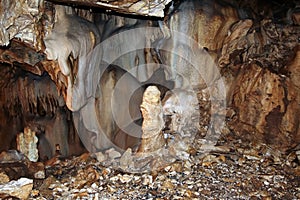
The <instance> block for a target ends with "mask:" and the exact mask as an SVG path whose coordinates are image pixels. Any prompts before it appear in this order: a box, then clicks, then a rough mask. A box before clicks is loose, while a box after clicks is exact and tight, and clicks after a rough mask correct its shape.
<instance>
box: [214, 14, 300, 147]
mask: <svg viewBox="0 0 300 200" xmlns="http://www.w3.org/2000/svg"><path fill="white" fill-rule="evenodd" d="M254 27H257V28H254ZM299 31H300V29H299V26H288V25H283V24H276V23H275V21H272V20H261V21H259V22H253V21H252V20H249V19H247V20H242V21H239V22H238V23H236V24H235V25H234V26H232V28H231V33H230V34H229V35H228V37H227V38H226V39H225V43H224V46H223V49H222V56H221V57H220V59H219V64H220V66H221V67H224V70H228V69H230V70H231V73H227V75H230V74H231V75H232V77H231V78H228V79H227V81H229V82H228V84H229V85H231V89H230V93H229V95H228V97H229V98H230V103H232V106H233V107H234V108H235V109H236V111H237V112H238V120H237V123H236V124H234V125H233V129H234V130H235V132H236V133H237V134H238V135H240V136H241V138H244V139H246V138H247V140H248V141H253V140H255V141H256V140H258V141H262V142H264V143H267V144H269V145H271V146H273V147H278V148H280V149H281V150H287V149H288V148H291V147H294V146H296V145H297V144H298V143H299V136H300V132H299V119H298V118H299V117H298V113H299V108H300V107H299V98H298V95H299V90H298V86H297V85H298V80H296V79H295V77H296V76H297V66H298V65H299V61H298V53H297V52H298V48H299V47H298V45H299V44H298V40H299V33H300V32H299ZM295 63H298V64H295ZM227 72H228V71H227Z"/></svg>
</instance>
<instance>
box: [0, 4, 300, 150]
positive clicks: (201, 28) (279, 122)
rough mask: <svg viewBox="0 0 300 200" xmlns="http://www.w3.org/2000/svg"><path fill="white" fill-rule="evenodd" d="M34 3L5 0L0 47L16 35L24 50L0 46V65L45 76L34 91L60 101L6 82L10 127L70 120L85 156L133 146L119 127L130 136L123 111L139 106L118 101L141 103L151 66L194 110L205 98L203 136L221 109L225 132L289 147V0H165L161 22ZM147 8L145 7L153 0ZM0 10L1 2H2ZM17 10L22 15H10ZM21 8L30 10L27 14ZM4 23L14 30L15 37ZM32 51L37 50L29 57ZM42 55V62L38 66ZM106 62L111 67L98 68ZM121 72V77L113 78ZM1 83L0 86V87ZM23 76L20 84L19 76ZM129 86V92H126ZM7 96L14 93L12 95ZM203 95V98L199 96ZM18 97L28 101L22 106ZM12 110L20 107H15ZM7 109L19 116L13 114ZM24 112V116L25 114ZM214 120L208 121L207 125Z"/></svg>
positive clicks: (295, 19) (292, 18)
mask: <svg viewBox="0 0 300 200" xmlns="http://www.w3.org/2000/svg"><path fill="white" fill-rule="evenodd" d="M56 2H57V1H56ZM68 2H69V1H68ZM73 2H75V1H73ZM76 2H78V1H76ZM139 2H140V3H145V2H144V1H139ZM165 2H167V1H164V3H165ZM44 3H45V2H43V1H34V2H32V3H31V4H30V1H20V2H19V3H17V2H13V4H12V5H14V7H13V8H12V7H11V8H9V10H12V12H13V17H12V18H8V17H7V16H8V15H5V16H4V17H3V18H2V20H3V22H5V23H2V25H3V27H1V28H2V29H1V34H2V35H3V36H2V35H1V38H0V39H1V42H2V43H1V44H2V45H3V44H5V45H7V44H8V41H9V39H11V38H12V37H13V36H16V37H17V36H19V35H18V34H20V37H21V38H24V39H23V41H24V42H26V43H29V45H28V46H26V51H25V52H27V53H25V54H22V53H20V52H19V53H18V51H15V50H16V49H18V47H19V46H18V45H19V44H20V43H11V46H8V47H5V48H4V47H3V48H1V56H0V59H1V61H2V62H5V63H9V64H13V66H21V67H23V68H24V69H25V70H27V71H30V72H32V73H35V74H38V75H40V76H41V75H42V74H43V72H44V71H46V72H47V73H48V74H49V75H50V77H51V79H52V80H53V81H54V82H55V85H56V88H55V87H54V85H53V84H52V83H51V84H50V80H49V78H46V82H47V83H49V84H48V85H47V86H41V88H42V89H41V91H45V90H48V91H53V90H54V88H55V89H57V90H58V91H59V95H61V96H55V97H52V96H53V95H54V94H53V93H52V92H51V95H49V93H48V92H46V93H41V94H38V93H34V92H31V93H30V95H32V96H34V98H32V97H31V96H30V95H29V96H28V95H27V93H26V92H27V90H28V89H25V90H22V89H20V88H23V87H24V88H25V86H24V84H23V82H22V81H21V82H22V83H19V81H18V80H19V79H17V81H16V82H13V83H14V84H13V86H10V87H7V86H5V87H2V88H4V90H5V91H4V92H3V93H1V95H2V96H4V97H3V98H2V99H5V100H3V101H2V100H1V103H3V106H4V107H3V109H4V110H5V109H6V110H5V111H4V112H3V113H2V114H1V115H2V121H3V122H5V123H6V122H13V124H14V126H15V127H12V128H11V129H12V130H17V129H19V127H21V126H24V125H25V124H26V123H27V122H28V123H29V122H30V123H31V122H32V121H34V122H32V123H34V124H39V123H40V121H43V120H44V118H43V119H41V118H34V117H32V116H31V115H34V116H35V115H37V114H36V113H38V115H43V116H45V117H47V116H48V115H50V116H51V117H50V118H51V120H52V122H49V121H47V123H49V124H51V127H55V128H52V130H48V129H47V128H45V129H44V130H45V133H46V132H51V131H54V130H60V129H64V130H67V129H69V128H68V127H69V125H66V124H65V123H64V121H69V122H71V121H74V124H75V127H76V130H78V132H79V134H80V136H81V139H82V141H83V143H85V145H86V146H87V148H88V150H90V151H98V150H103V149H107V148H110V147H111V146H113V145H117V146H119V147H120V146H122V147H121V149H126V148H127V147H132V146H134V145H136V144H137V142H134V143H133V144H132V145H131V144H130V145H128V144H129V143H130V142H124V141H126V140H127V139H128V137H127V135H128V134H127V135H126V134H123V133H122V131H119V130H120V129H121V130H123V132H124V130H126V129H127V131H130V132H132V131H133V132H136V133H139V134H140V131H141V123H140V124H139V123H137V126H134V129H132V128H131V126H130V125H132V124H136V123H135V122H136V120H139V119H140V113H135V114H133V113H129V110H130V109H131V107H134V108H133V110H135V111H136V110H139V109H137V108H139V104H140V103H137V105H135V104H128V102H130V101H129V100H130V98H132V99H135V98H136V101H135V102H141V95H140V94H141V92H138V91H139V90H141V91H143V90H144V89H145V87H143V84H144V85H145V84H149V82H147V81H149V79H151V76H152V75H153V74H155V72H156V70H157V69H159V70H162V71H163V72H164V75H163V76H162V78H163V80H164V83H163V84H166V83H167V82H172V83H174V84H173V86H172V88H173V87H174V88H175V89H179V90H189V91H196V94H197V97H198V99H197V100H198V102H196V103H195V105H196V104H199V105H200V113H201V106H202V102H204V101H211V104H210V105H211V108H207V109H206V110H210V112H205V117H204V118H203V119H204V120H203V121H205V122H207V123H206V125H205V126H206V128H205V129H206V131H207V129H210V130H211V131H210V132H211V133H216V135H218V136H219V135H220V133H221V127H219V126H221V125H219V124H222V123H223V122H224V121H225V117H224V120H223V118H222V117H221V118H218V119H215V118H214V117H215V116H226V114H224V112H225V111H226V109H225V105H226V103H227V104H229V106H231V107H232V108H233V109H234V113H236V115H235V116H234V117H232V118H230V120H232V121H231V122H230V128H231V130H232V131H233V132H234V133H237V135H238V136H239V137H240V138H243V139H247V140H250V141H253V140H257V138H259V141H262V142H265V143H267V144H269V145H271V146H274V147H280V148H281V149H282V150H286V149H289V148H292V147H294V146H295V145H296V144H298V143H299V140H300V138H299V131H298V129H299V127H298V126H299V122H298V118H297V116H298V112H299V87H300V84H299V83H298V82H299V81H298V80H299V70H298V68H299V67H298V66H299V47H298V45H299V44H298V43H299V32H300V31H299V3H297V1H290V2H288V3H284V4H283V6H281V5H280V6H279V4H277V3H276V2H275V3H274V2H273V1H272V2H270V1H252V2H243V1H239V0H236V1H233V0H226V1H221V0H220V1H208V0H204V1H183V2H177V1H174V2H173V3H172V4H170V5H169V7H168V9H167V10H165V17H164V18H163V19H153V18H149V19H145V18H144V19H140V18H138V17H136V18H135V17H131V18H129V17H124V16H117V15H113V14H107V13H106V14H105V13H96V11H89V10H85V9H80V7H77V8H76V9H73V8H71V7H67V6H64V7H62V6H54V5H55V4H52V3H45V4H44ZM85 3H86V1H85ZM110 3H112V4H111V5H113V2H110ZM148 3H149V5H151V3H153V1H149V2H148ZM1 4H4V5H5V6H6V7H7V5H8V4H7V1H2V2H1ZM23 4H24V5H23ZM21 5H23V8H24V10H22V9H20V7H21ZM89 5H92V4H89ZM143 5H144V4H143ZM118 6H120V4H118ZM29 7H30V8H32V9H31V10H32V12H28V10H30V9H29ZM120 7H121V6H120ZM78 8H79V9H78ZM136 8H137V7H136ZM37 10H38V11H39V12H37ZM1 12H2V13H4V10H1ZM127 13H130V12H129V11H128V12H127ZM24 16H27V17H28V19H29V20H24V19H27V18H24ZM79 16H80V17H79ZM11 19H13V20H11ZM25 22H26V23H25ZM12 24H14V25H15V27H19V29H18V30H17V31H15V30H14V29H13V27H14V26H11V25H12ZM24 24H25V25H26V26H25V25H24ZM24 27H29V29H26V28H24ZM25 30H30V31H29V32H30V33H31V34H30V36H31V37H30V38H31V39H28V40H26V38H27V35H23V36H24V37H22V33H23V32H24V31H25ZM22 31H23V32H22ZM25 32H26V31H25ZM26 33H27V32H26ZM8 36H9V37H8ZM43 42H44V44H45V47H46V50H45V49H44V46H43V44H42V43H43ZM24 49H25V48H24ZM39 50H42V52H39V53H37V51H39ZM44 50H45V51H44ZM43 52H44V53H46V54H47V58H48V59H51V60H46V57H45V55H44V54H43ZM111 64H114V65H115V66H118V67H119V69H118V70H117V69H114V70H112V71H109V72H108V71H107V69H108V68H109V66H111ZM15 69H16V68H11V69H10V70H15ZM17 71H18V70H17ZM220 72H221V73H220ZM15 73H16V72H13V73H11V72H9V73H6V75H3V77H5V76H7V79H9V80H10V79H12V78H14V76H12V75H11V74H15ZM22 73H23V72H22ZM4 74H5V73H4ZM122 74H127V75H128V76H124V77H123V79H122V78H121V77H122V76H121V75H122ZM44 78H45V77H44V76H43V78H42V79H43V82H45V80H44ZM7 79H5V80H4V81H3V83H5V84H6V82H7ZM23 79H24V80H27V79H26V77H25V78H22V80H23ZM154 82H156V81H154ZM16 83H18V84H16ZM26 83H27V82H26ZM29 83H30V84H29ZM29 83H27V84H26V88H28V87H29V88H30V87H32V88H38V87H40V86H36V85H35V84H37V82H34V84H33V82H32V81H29ZM31 83H32V84H33V86H31ZM40 83H42V82H39V84H40ZM37 85H38V84H37ZM49 85H51V88H50V89H49V88H48V87H50V86H49ZM126 86H130V87H126ZM52 87H54V88H52ZM135 87H136V88H135ZM7 88H9V89H7ZM137 88H139V89H137ZM167 88H168V87H167ZM134 89H136V92H132V91H134ZM168 89H170V88H168ZM9 90H16V91H18V92H19V93H20V96H21V98H17V97H16V95H15V94H14V95H12V92H11V91H9ZM31 90H33V89H31ZM118 91H121V92H119V94H123V93H124V94H125V95H123V97H124V98H125V97H126V98H125V99H122V98H118V96H115V97H116V98H115V99H114V92H116V94H118ZM23 93H24V94H23ZM25 93H26V95H27V96H26V95H25ZM138 94H139V95H138ZM56 95H57V94H56ZM206 96H207V97H208V98H207V99H205V100H204V99H203V98H204V97H206ZM110 97H112V99H111V98H110ZM129 97H130V98H129ZM15 99H16V100H15ZM26 99H30V101H28V102H30V104H29V103H28V102H27V101H26ZM53 99H54V100H53ZM57 99H60V100H57ZM63 100H64V102H66V105H67V107H68V109H70V110H72V111H76V112H74V113H73V116H72V117H74V119H72V117H70V116H69V115H68V114H67V113H68V111H66V110H65V108H64V107H63V105H64V104H63V103H57V102H62V101H63ZM111 100H112V102H113V103H111ZM225 101H226V102H225ZM29 105H30V106H29ZM57 105H58V106H57ZM123 105H125V107H123ZM219 105H223V108H222V106H219ZM17 107H19V108H20V109H15V108H17ZM37 108H38V109H37ZM54 108H55V109H54ZM16 110H21V111H22V112H21V113H22V115H21V114H20V113H19V111H16ZM41 110H44V111H41ZM187 110H188V109H187ZM39 112H41V113H39ZM220 112H222V113H220ZM24 113H25V114H27V113H30V115H29V116H30V117H27V116H26V115H24ZM32 113H33V114H32ZM128 113H129V114H130V116H129V117H128ZM203 113H204V112H203ZM136 114H137V115H136ZM15 116H17V117H15ZM20 116H21V117H20ZM24 116H25V117H24ZM185 117H186V118H188V116H185ZM208 118H210V119H208ZM61 119H62V120H61ZM222 120H223V122H222ZM62 121H63V122H62ZM203 121H202V122H199V124H203ZM69 122H68V123H69ZM216 122H218V125H216V124H214V123H216ZM5 123H3V124H5ZM43 123H44V122H43ZM34 126H35V127H38V126H36V125H34ZM39 126H40V125H39ZM43 126H44V125H43ZM45 127H49V125H45ZM128 127H130V128H128ZM218 127H219V128H218ZM1 128H2V127H1ZM7 128H8V127H7V126H5V125H3V128H2V129H3V130H5V129H6V131H7ZM180 129H181V128H177V131H180ZM42 130H43V129H42ZM19 131H20V130H18V132H19ZM15 132H16V131H13V134H15ZM67 132H68V131H67ZM125 132H126V131H125ZM63 133H64V134H63V135H64V136H63V138H64V139H61V141H63V140H64V142H63V143H62V145H60V146H63V149H62V151H64V152H65V153H66V152H67V151H68V149H67V146H68V143H67V142H66V141H65V140H66V138H67V137H69V136H67V135H65V133H66V132H65V131H63ZM139 134H137V135H139ZM42 135H44V136H45V137H46V136H47V137H48V138H47V137H46V138H47V140H45V141H48V140H52V142H53V143H56V140H55V139H54V138H52V139H49V135H47V133H46V134H42ZM54 135H55V134H54ZM202 135H205V133H204V134H202ZM10 137H11V138H13V137H14V135H10ZM55 138H58V137H55ZM12 140H13V139H11V140H10V141H12ZM129 140H131V139H129ZM3 145H4V147H5V148H7V147H8V146H5V144H3ZM45 146H47V145H45ZM49 146H50V145H49ZM52 148H53V147H52ZM48 156H49V155H48Z"/></svg>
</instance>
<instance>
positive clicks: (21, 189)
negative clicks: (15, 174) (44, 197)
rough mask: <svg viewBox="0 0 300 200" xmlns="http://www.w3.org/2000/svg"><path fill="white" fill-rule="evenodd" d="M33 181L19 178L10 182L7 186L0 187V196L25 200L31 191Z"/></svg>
mask: <svg viewBox="0 0 300 200" xmlns="http://www.w3.org/2000/svg"><path fill="white" fill-rule="evenodd" d="M32 187H33V180H32V179H28V178H20V179H19V180H16V181H10V182H9V183H7V184H3V185H0V195H1V196H3V195H7V196H9V197H16V198H18V199H27V198H28V197H29V195H30V192H31V191H32Z"/></svg>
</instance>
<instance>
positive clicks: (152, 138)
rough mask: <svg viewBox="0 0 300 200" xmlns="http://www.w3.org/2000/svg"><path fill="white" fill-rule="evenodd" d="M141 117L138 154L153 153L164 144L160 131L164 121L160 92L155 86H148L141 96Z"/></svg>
mask: <svg viewBox="0 0 300 200" xmlns="http://www.w3.org/2000/svg"><path fill="white" fill-rule="evenodd" d="M141 111H142V115H143V120H144V121H143V125H142V142H141V145H140V147H139V152H145V153H147V152H153V151H156V150H158V149H160V148H162V147H163V146H164V144H165V140H164V137H163V133H162V129H163V127H164V120H163V114H162V105H161V100H160V91H159V90H158V89H157V87H156V86H149V87H148V88H147V89H146V90H145V92H144V96H143V103H142V105H141Z"/></svg>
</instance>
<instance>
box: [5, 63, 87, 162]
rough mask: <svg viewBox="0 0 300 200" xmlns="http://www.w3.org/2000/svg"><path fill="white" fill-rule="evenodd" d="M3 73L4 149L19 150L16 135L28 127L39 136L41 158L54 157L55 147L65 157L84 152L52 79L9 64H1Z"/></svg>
mask: <svg viewBox="0 0 300 200" xmlns="http://www.w3.org/2000/svg"><path fill="white" fill-rule="evenodd" d="M0 73H1V76H2V80H1V95H0V99H1V107H0V108H1V112H0V120H1V126H0V138H1V140H0V141H1V145H0V148H1V150H7V149H10V148H16V135H17V134H18V133H20V132H23V129H24V128H25V127H27V128H29V129H31V130H32V131H34V132H35V133H36V136H37V137H38V149H39V154H40V155H39V156H40V158H41V159H44V158H51V157H52V156H54V155H55V149H56V145H59V146H60V149H61V152H60V153H61V154H62V155H64V156H66V155H70V154H76V153H80V152H82V151H83V148H82V146H81V145H80V140H79V139H78V136H77V135H76V133H75V131H74V129H73V128H72V116H71V114H70V113H69V114H68V111H66V108H65V102H64V100H63V98H62V97H61V96H59V94H58V91H57V89H56V87H55V84H54V83H53V82H52V81H51V79H50V77H49V76H47V75H45V74H44V75H42V76H36V75H33V74H30V73H28V72H27V73H26V72H25V71H23V70H21V69H20V68H16V67H11V66H7V65H1V72H0ZM28 142H29V141H28Z"/></svg>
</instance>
